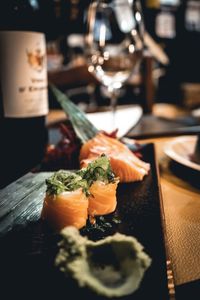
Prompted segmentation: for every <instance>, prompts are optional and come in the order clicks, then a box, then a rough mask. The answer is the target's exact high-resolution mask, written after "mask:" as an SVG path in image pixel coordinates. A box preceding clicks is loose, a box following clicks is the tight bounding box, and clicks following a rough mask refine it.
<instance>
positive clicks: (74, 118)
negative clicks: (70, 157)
mask: <svg viewBox="0 0 200 300" xmlns="http://www.w3.org/2000/svg"><path fill="white" fill-rule="evenodd" d="M50 89H51V91H52V92H53V94H54V96H55V98H56V100H57V101H58V103H59V104H60V105H61V107H62V109H63V110H64V112H65V113H66V115H67V116H68V118H69V120H70V121H71V123H72V126H73V128H74V130H75V132H76V134H77V136H78V137H79V138H80V140H81V141H82V142H83V143H85V142H87V141H88V140H89V139H91V138H93V137H94V136H95V135H96V134H97V132H98V130H97V128H96V127H95V126H94V125H93V124H92V123H91V122H90V121H89V120H88V119H87V117H86V115H85V114H84V112H82V111H81V110H80V109H79V108H78V107H77V106H76V105H75V104H74V103H73V102H72V101H71V100H70V99H69V98H68V97H67V95H66V94H64V93H63V92H61V91H60V90H59V89H58V88H56V87H55V86H54V85H52V84H51V85H50Z"/></svg>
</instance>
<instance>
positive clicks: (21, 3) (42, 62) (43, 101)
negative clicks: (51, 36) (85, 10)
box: [0, 0, 48, 187]
mask: <svg viewBox="0 0 200 300" xmlns="http://www.w3.org/2000/svg"><path fill="white" fill-rule="evenodd" d="M3 2H4V3H3V6H2V9H1V11H0V139H1V146H0V186H1V187H3V186H5V185H7V184H8V183H10V182H11V181H13V180H14V179H16V178H18V177H19V176H21V175H23V174H24V173H25V172H27V171H29V170H30V169H31V168H33V167H34V166H35V165H36V164H37V163H39V162H40V161H41V159H42V157H43V155H44V149H45V145H46V143H47V128H46V125H45V116H46V115H47V113H48V99H47V71H46V49H45V36H44V34H43V33H42V30H43V29H42V26H41V24H42V16H41V14H40V10H39V4H38V2H37V0H34V1H28V0H10V1H6V0H5V1H3Z"/></svg>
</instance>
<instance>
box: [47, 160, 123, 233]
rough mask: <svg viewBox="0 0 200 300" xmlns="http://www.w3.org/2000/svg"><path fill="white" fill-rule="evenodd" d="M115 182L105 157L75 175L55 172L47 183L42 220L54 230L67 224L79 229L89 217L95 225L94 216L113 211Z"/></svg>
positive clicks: (68, 172) (66, 172) (115, 179)
mask: <svg viewBox="0 0 200 300" xmlns="http://www.w3.org/2000/svg"><path fill="white" fill-rule="evenodd" d="M118 182H119V180H118V178H116V177H115V175H114V174H113V172H112V170H111V167H110V162H109V159H108V157H106V156H105V155H101V156H100V157H98V158H97V159H95V160H94V161H92V162H91V163H90V164H88V166H87V167H86V168H83V169H81V170H79V171H77V172H70V171H66V170H60V171H57V172H55V173H54V174H53V175H52V176H51V177H50V178H48V179H47V180H46V185H47V190H46V195H45V199H44V203H43V209H42V218H43V219H45V220H47V221H48V222H49V224H50V225H51V226H52V227H53V228H54V229H56V230H57V231H59V230H61V229H62V228H64V227H65V226H69V225H72V226H75V227H76V228H79V229H80V228H82V227H83V226H85V225H86V222H87V219H88V214H89V216H90V217H91V218H90V220H91V221H93V222H94V221H95V219H94V217H95V216H96V215H105V214H109V213H111V212H113V211H114V210H115V208H116V205H117V200H116V189H117V185H118ZM92 218H93V219H92Z"/></svg>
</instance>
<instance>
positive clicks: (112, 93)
mask: <svg viewBox="0 0 200 300" xmlns="http://www.w3.org/2000/svg"><path fill="white" fill-rule="evenodd" d="M109 92H110V107H111V112H112V127H113V130H115V129H116V128H115V127H116V124H115V114H116V108H117V99H118V93H117V91H116V90H115V89H113V88H112V89H109Z"/></svg>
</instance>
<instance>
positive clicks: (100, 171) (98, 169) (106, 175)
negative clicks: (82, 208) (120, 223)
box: [78, 154, 119, 217]
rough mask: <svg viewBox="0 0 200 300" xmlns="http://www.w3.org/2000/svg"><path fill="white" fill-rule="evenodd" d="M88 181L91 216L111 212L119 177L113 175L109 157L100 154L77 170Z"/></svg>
mask: <svg viewBox="0 0 200 300" xmlns="http://www.w3.org/2000/svg"><path fill="white" fill-rule="evenodd" d="M78 173H79V174H80V175H81V177H82V178H83V179H85V180H86V181H87V183H88V187H89V206H88V213H89V215H90V216H91V217H94V216H97V215H106V214H109V213H112V212H113V211H114V210H115V209H116V206H117V199H116V190H117V185H118V183H119V179H118V178H116V177H115V175H114V173H113V171H112V169H111V166H110V161H109V159H108V158H107V157H106V156H105V155H104V154H102V155H101V156H100V157H98V158H97V159H95V160H93V161H91V162H90V163H89V164H88V165H87V167H86V168H83V169H81V170H80V171H79V172H78Z"/></svg>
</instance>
